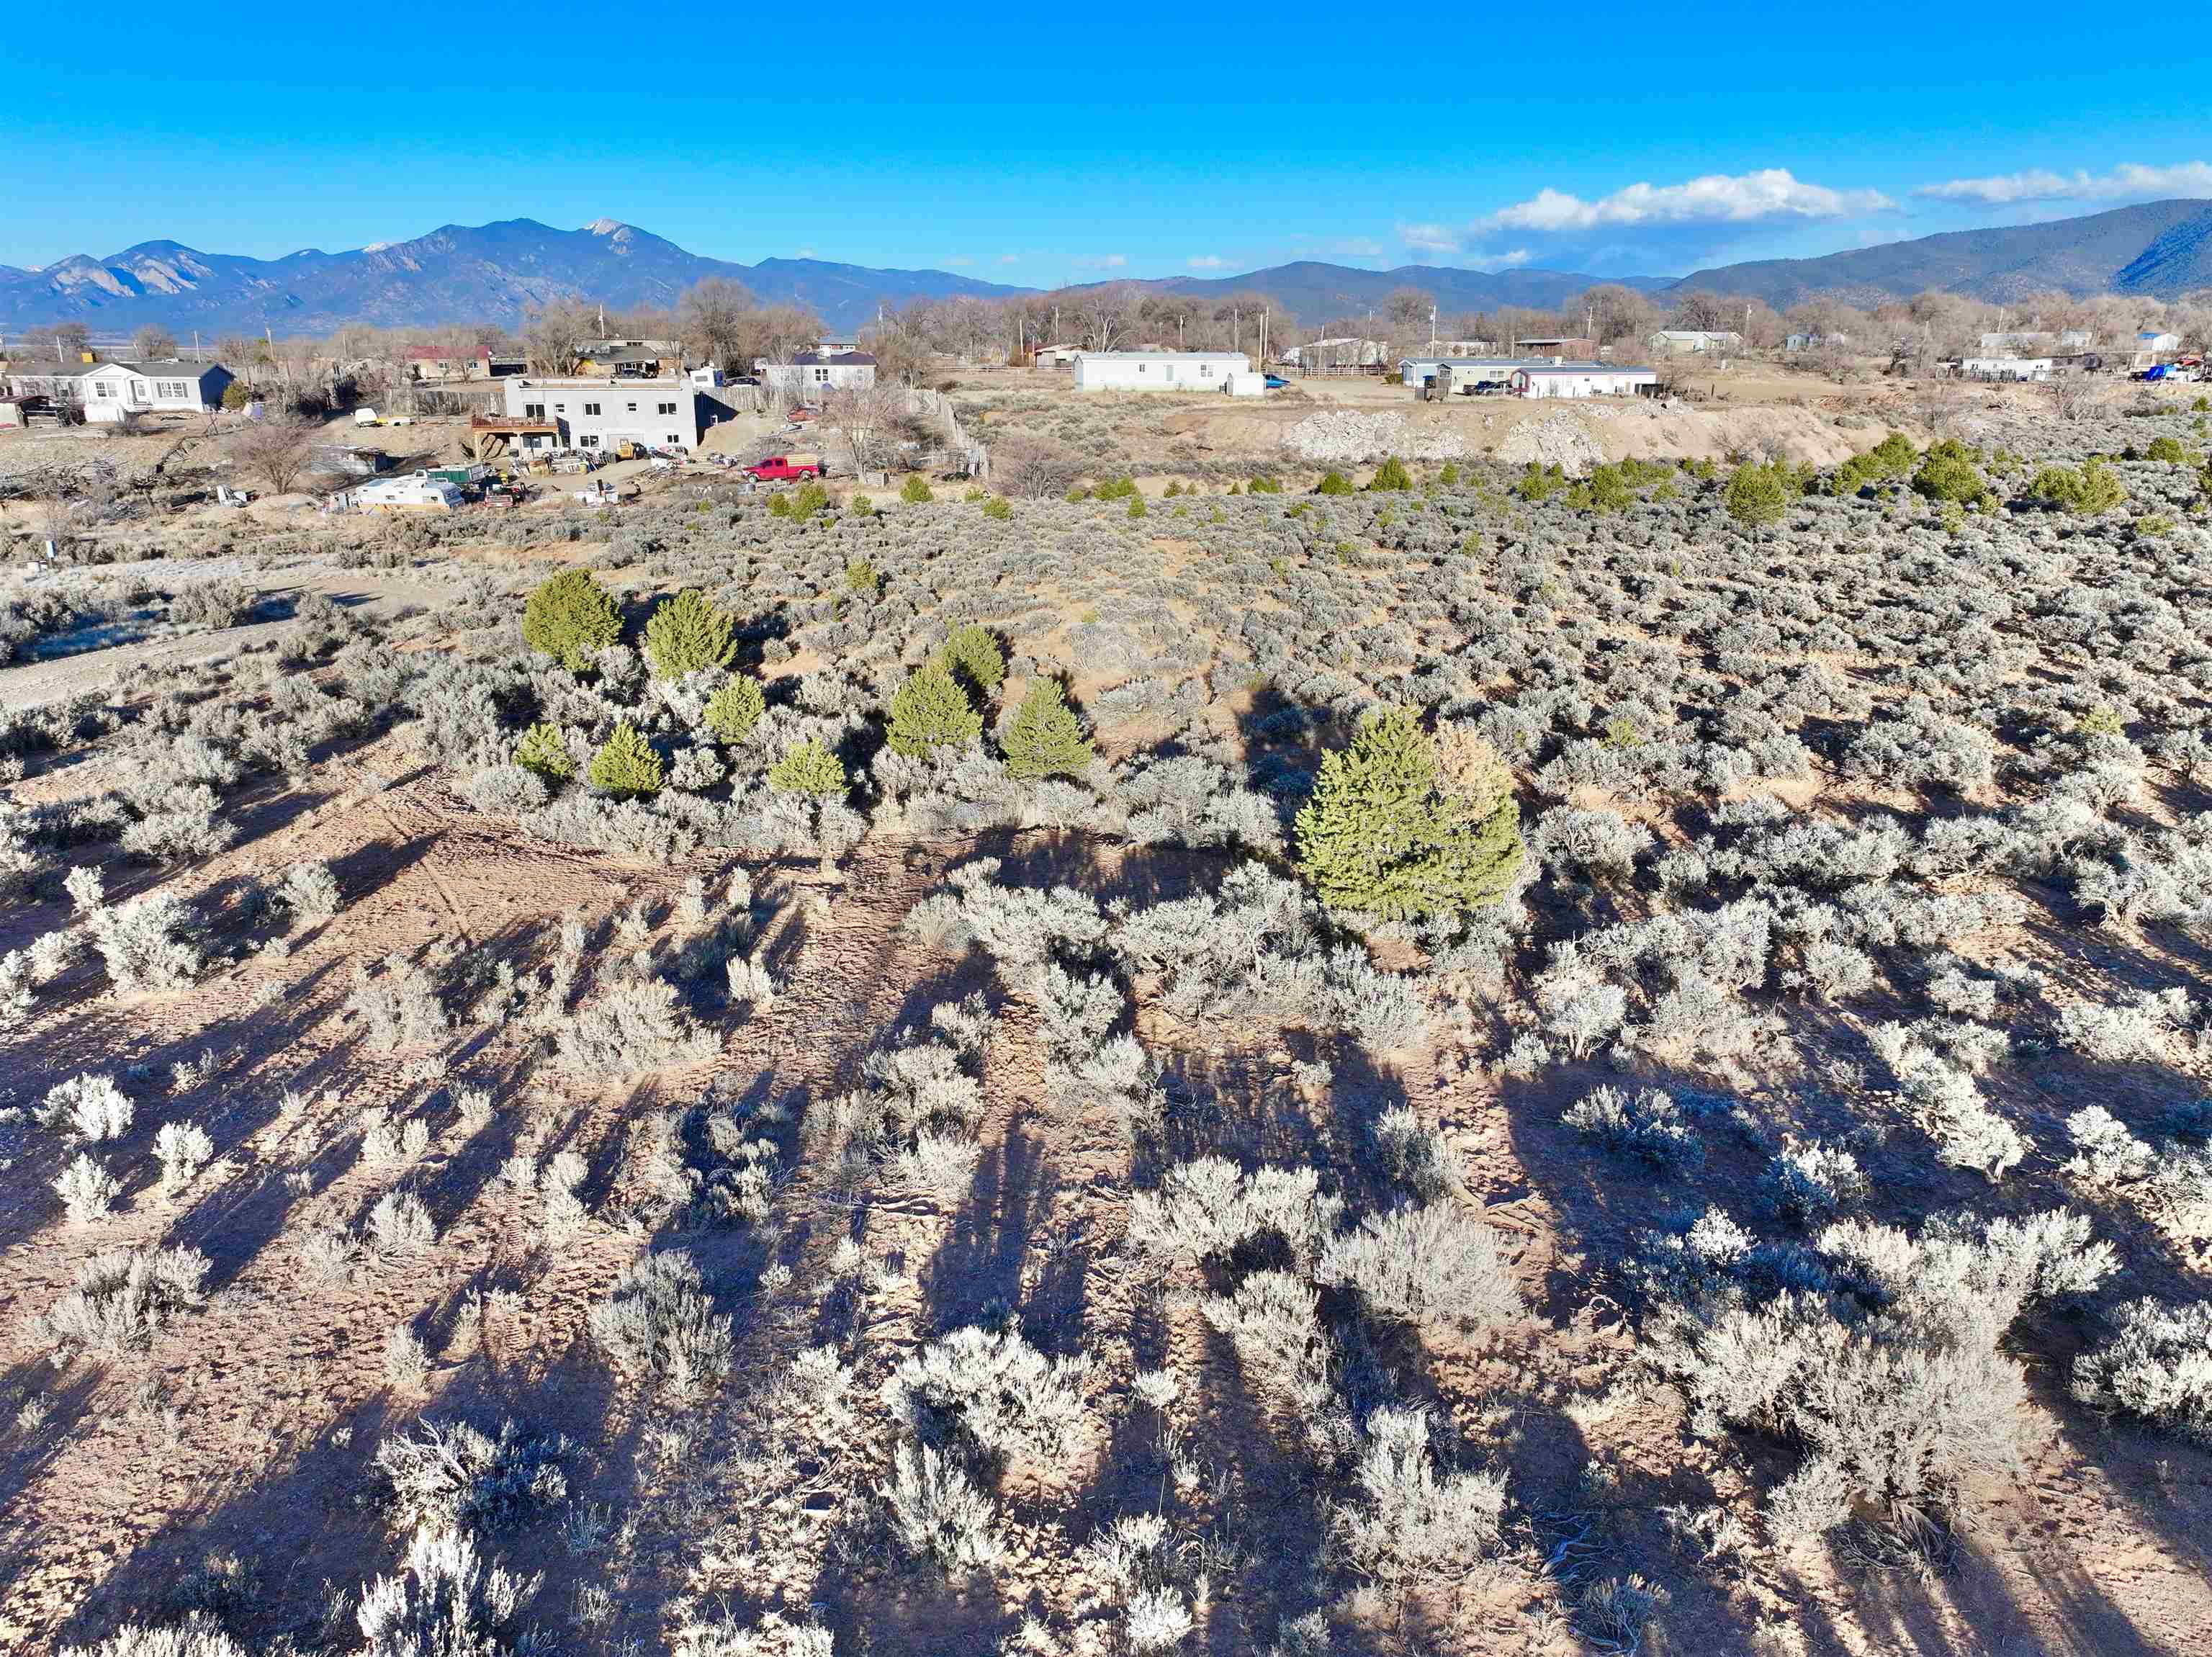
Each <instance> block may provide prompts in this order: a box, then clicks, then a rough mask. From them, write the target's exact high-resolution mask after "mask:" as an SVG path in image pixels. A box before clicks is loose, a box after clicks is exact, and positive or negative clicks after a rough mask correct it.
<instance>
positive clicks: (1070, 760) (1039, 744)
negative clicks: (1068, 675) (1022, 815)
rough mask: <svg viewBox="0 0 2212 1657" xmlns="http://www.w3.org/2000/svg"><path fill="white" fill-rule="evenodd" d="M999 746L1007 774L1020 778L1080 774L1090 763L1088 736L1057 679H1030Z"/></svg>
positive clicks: (1025, 779) (1027, 779)
mask: <svg viewBox="0 0 2212 1657" xmlns="http://www.w3.org/2000/svg"><path fill="white" fill-rule="evenodd" d="M1000 747H1001V748H1002V749H1003V750H1004V751H1005V752H1006V775H1007V776H1009V777H1015V778H1018V779H1019V780H1020V781H1023V782H1029V781H1031V780H1033V779H1034V778H1036V777H1080V776H1081V775H1082V774H1083V773H1084V772H1085V771H1087V770H1089V769H1090V766H1091V739H1090V738H1089V737H1087V736H1085V734H1083V722H1082V721H1081V720H1079V719H1078V718H1077V717H1076V716H1075V710H1074V709H1073V708H1071V707H1069V706H1068V705H1067V694H1066V691H1062V690H1061V689H1060V681H1059V680H1058V679H1045V678H1039V679H1035V680H1033V681H1032V682H1031V684H1030V688H1029V694H1027V695H1026V696H1024V698H1022V705H1021V706H1020V708H1019V709H1018V710H1016V711H1015V714H1014V721H1013V723H1012V724H1011V725H1009V726H1008V727H1007V728H1006V737H1005V739H1004V740H1003V741H1001V742H1000Z"/></svg>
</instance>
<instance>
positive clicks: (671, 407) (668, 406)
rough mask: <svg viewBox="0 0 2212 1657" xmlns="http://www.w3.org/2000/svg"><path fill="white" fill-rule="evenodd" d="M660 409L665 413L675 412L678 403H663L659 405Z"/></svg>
mask: <svg viewBox="0 0 2212 1657" xmlns="http://www.w3.org/2000/svg"><path fill="white" fill-rule="evenodd" d="M659 411H660V412H661V413H663V414H673V413H675V412H676V405H675V404H673V403H662V404H660V405H659Z"/></svg>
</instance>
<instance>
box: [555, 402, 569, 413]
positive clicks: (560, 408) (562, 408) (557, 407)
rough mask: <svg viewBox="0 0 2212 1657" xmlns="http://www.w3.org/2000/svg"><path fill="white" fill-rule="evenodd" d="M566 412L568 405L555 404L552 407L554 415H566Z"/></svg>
mask: <svg viewBox="0 0 2212 1657" xmlns="http://www.w3.org/2000/svg"><path fill="white" fill-rule="evenodd" d="M553 412H554V413H556V414H566V413H567V412H568V405H567V404H566V403H556V404H555V405H553Z"/></svg>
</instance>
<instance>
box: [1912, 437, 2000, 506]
mask: <svg viewBox="0 0 2212 1657" xmlns="http://www.w3.org/2000/svg"><path fill="white" fill-rule="evenodd" d="M1975 458H1976V457H1975V455H1974V454H1973V452H1972V450H1970V449H1968V448H1966V447H1965V446H1964V445H1962V444H1960V443H1959V442H1956V441H1955V440H1954V439H1950V438H1946V439H1945V440H1944V441H1943V442H1940V443H1937V444H1936V445H1935V447H1933V448H1930V449H1929V451H1928V453H1927V454H1923V455H1922V456H1921V457H1920V469H1919V470H1918V471H1917V472H1914V473H1913V474H1912V492H1913V493H1914V494H1916V495H1918V496H1922V497H1923V498H1924V499H1927V500H1930V501H1936V502H1939V503H1942V502H1952V503H1960V504H1964V503H1966V502H1969V501H1978V500H1980V499H1982V498H1983V497H1984V496H1986V495H1988V494H1989V492H1990V486H1989V484H1988V482H1987V481H1986V480H1985V479H1984V478H1983V476H1982V474H1981V473H1980V472H1979V471H1978V470H1977V469H1976V468H1975V465H1974V461H1975Z"/></svg>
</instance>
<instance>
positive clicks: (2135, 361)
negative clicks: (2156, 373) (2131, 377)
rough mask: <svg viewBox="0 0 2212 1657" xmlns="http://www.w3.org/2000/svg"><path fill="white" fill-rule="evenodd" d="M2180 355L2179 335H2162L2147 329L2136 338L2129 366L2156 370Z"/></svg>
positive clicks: (2154, 330) (2152, 329) (2155, 330)
mask: <svg viewBox="0 0 2212 1657" xmlns="http://www.w3.org/2000/svg"><path fill="white" fill-rule="evenodd" d="M2180 354H2181V336H2180V335H2179V334H2178V333H2162V332H2159V331H2158V330H2157V329H2154V328H2146V329H2144V330H2143V331H2142V332H2141V333H2139V334H2137V335H2136V338H2135V344H2134V347H2133V351H2132V355H2131V356H2130V357H2129V359H2128V366H2129V367H2130V368H2131V369H2151V368H2156V367H2157V366H2158V365H2159V364H2160V362H2166V361H2167V360H2168V359H2170V358H2172V357H2174V356H2179V355H2180Z"/></svg>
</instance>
